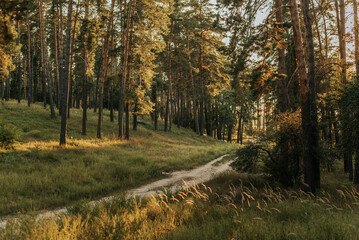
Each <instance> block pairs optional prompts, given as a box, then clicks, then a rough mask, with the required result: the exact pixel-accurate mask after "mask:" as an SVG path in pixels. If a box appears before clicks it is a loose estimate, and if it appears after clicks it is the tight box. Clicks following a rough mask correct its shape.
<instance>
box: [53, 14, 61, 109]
mask: <svg viewBox="0 0 359 240" xmlns="http://www.w3.org/2000/svg"><path fill="white" fill-rule="evenodd" d="M53 14H54V15H55V11H54V12H53ZM58 34H59V33H58V30H57V24H56V20H55V17H54V44H55V73H56V107H57V108H58V109H60V101H61V100H60V95H61V90H60V89H61V87H60V70H59V49H58V41H59V40H58Z"/></svg>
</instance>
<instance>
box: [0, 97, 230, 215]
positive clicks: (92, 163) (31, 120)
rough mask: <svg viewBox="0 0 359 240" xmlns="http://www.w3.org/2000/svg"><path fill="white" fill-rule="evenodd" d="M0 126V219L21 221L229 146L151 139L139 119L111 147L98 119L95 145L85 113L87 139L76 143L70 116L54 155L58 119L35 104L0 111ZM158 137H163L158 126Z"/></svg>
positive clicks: (109, 129)
mask: <svg viewBox="0 0 359 240" xmlns="http://www.w3.org/2000/svg"><path fill="white" fill-rule="evenodd" d="M0 116H1V122H2V123H3V124H8V125H12V126H15V127H16V128H17V129H18V134H19V136H20V137H19V140H18V143H17V144H16V145H15V150H14V151H4V150H1V152H0V215H6V214H15V213H19V212H21V213H24V212H29V211H33V210H39V209H46V208H54V207H58V206H64V205H68V204H73V203H75V202H78V201H80V200H84V199H98V198H100V197H103V196H107V195H111V194H116V193H120V192H122V191H125V190H128V189H130V188H133V187H136V186H139V185H141V184H144V183H146V182H148V181H152V180H154V179H158V178H161V177H163V175H162V172H163V171H174V170H179V169H188V168H192V167H195V166H198V165H201V164H203V163H206V162H208V161H210V160H212V159H214V158H216V157H218V156H220V155H223V154H225V153H228V152H231V151H233V150H234V149H235V148H236V145H234V144H227V143H223V142H220V141H217V140H214V139H211V138H209V137H199V136H197V135H196V134H195V133H193V132H192V131H191V130H190V129H183V128H181V129H177V127H176V126H175V125H173V131H172V132H170V133H165V132H163V131H154V130H153V127H152V123H151V121H150V119H149V118H147V117H144V118H141V117H140V119H139V126H138V130H137V131H131V140H129V141H120V140H117V139H116V135H117V131H118V126H117V123H116V122H114V123H111V122H110V121H109V113H108V112H107V111H105V113H104V123H103V136H104V139H103V140H97V139H95V136H96V129H97V114H96V113H93V111H92V110H89V116H88V132H87V133H88V134H87V136H86V137H83V136H82V135H81V116H82V111H81V110H80V109H72V110H71V114H70V116H71V118H70V120H69V125H68V138H69V143H68V147H66V148H59V147H58V139H59V130H60V127H59V126H60V117H59V116H57V118H56V119H55V120H52V119H51V118H50V113H49V110H48V109H44V108H43V107H42V106H41V105H40V104H34V105H32V106H31V107H30V108H28V107H27V106H26V104H20V105H19V104H17V103H15V102H13V101H10V102H6V103H3V102H1V103H0ZM159 129H163V123H162V122H160V125H159Z"/></svg>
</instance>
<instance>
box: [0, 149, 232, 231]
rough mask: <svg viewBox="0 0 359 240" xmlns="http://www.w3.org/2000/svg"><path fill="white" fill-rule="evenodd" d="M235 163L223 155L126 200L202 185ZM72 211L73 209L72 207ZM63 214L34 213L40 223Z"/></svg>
mask: <svg viewBox="0 0 359 240" xmlns="http://www.w3.org/2000/svg"><path fill="white" fill-rule="evenodd" d="M232 162H233V156H232V155H230V154H227V155H223V156H221V157H219V158H216V159H214V160H212V161H211V162H209V163H207V164H205V165H203V166H199V167H196V168H194V169H190V170H182V171H176V172H171V173H168V174H166V175H167V177H166V178H164V179H161V180H157V181H154V182H151V183H148V184H145V185H143V186H140V187H137V188H134V189H131V190H128V191H126V198H127V199H131V198H136V197H141V198H142V197H148V196H150V195H153V196H155V195H157V194H161V193H163V192H173V193H174V192H177V191H179V190H181V189H183V187H184V186H187V187H191V186H194V185H196V184H201V183H204V182H207V181H210V180H212V179H214V178H215V177H217V176H219V175H220V174H222V173H224V172H226V171H227V170H230V169H231V167H230V164H231V163H232ZM114 200H116V196H109V197H105V198H101V199H100V200H97V201H90V202H89V205H90V206H91V205H92V206H96V205H98V204H99V203H101V202H107V203H109V202H112V201H114ZM70 209H71V207H70ZM63 214H68V207H64V208H60V209H56V210H52V211H46V210H45V211H41V212H39V213H32V214H31V215H32V216H33V217H35V218H36V219H37V220H38V221H40V220H41V219H44V218H54V217H57V216H60V215H63ZM24 217H25V216H21V215H20V216H7V217H3V219H2V220H1V218H0V228H5V227H6V224H7V222H8V221H9V219H10V220H16V219H21V218H24Z"/></svg>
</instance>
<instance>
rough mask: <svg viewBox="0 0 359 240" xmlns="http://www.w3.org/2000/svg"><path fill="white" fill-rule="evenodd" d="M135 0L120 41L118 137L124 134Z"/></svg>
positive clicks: (130, 8)
mask: <svg viewBox="0 0 359 240" xmlns="http://www.w3.org/2000/svg"><path fill="white" fill-rule="evenodd" d="M135 4H136V1H135V0H130V2H129V7H128V14H127V20H126V28H125V30H124V32H123V36H122V38H123V39H122V42H123V44H124V46H123V47H124V51H123V63H122V73H121V76H120V78H121V84H120V98H119V104H118V105H119V107H118V126H119V132H118V137H119V138H122V137H123V136H124V124H123V123H124V121H123V118H124V109H125V87H126V85H125V83H126V81H127V70H128V55H129V45H130V43H129V34H130V22H131V21H132V14H133V11H134V8H135Z"/></svg>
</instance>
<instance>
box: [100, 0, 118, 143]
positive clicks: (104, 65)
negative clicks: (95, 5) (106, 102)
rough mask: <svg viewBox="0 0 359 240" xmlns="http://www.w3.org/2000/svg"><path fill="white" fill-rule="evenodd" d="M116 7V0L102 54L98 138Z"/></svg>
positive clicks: (113, 0) (113, 4)
mask: <svg viewBox="0 0 359 240" xmlns="http://www.w3.org/2000/svg"><path fill="white" fill-rule="evenodd" d="M114 8H115V0H112V2H111V10H110V18H109V20H108V25H107V33H106V36H105V38H104V51H103V55H102V59H103V60H102V77H101V82H100V91H99V93H100V99H99V109H98V124H97V138H101V130H102V120H103V89H104V84H105V79H106V77H107V65H108V49H109V41H110V33H111V30H112V25H113V12H114Z"/></svg>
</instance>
